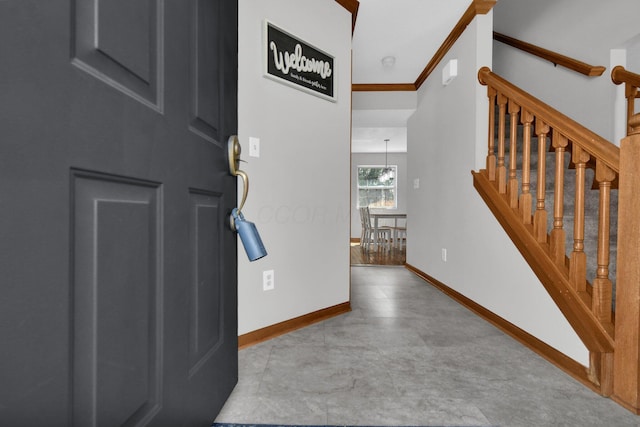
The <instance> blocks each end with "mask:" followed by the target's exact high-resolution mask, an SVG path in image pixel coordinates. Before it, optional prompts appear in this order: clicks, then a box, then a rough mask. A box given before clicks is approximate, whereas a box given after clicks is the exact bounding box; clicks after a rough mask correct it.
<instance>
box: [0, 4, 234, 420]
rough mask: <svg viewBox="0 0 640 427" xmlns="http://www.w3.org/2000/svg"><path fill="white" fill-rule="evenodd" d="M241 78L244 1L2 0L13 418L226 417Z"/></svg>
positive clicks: (4, 340) (2, 290)
mask: <svg viewBox="0 0 640 427" xmlns="http://www.w3.org/2000/svg"><path fill="white" fill-rule="evenodd" d="M236 86H237V1H236V0H2V1H0V201H1V205H0V425H2V426H29V427H36V426H49V427H59V426H60V427H62V426H77V427H91V426H104V427H115V426H144V425H156V426H165V425H166V426H182V425H194V426H195V425H202V426H204V425H209V424H210V423H211V422H212V421H213V419H214V417H215V415H216V414H217V413H218V411H219V410H220V408H221V406H222V404H223V403H224V401H225V399H226V397H227V396H228V394H229V393H230V391H231V389H232V388H233V386H234V385H235V383H236V381H237V319H236V318H237V308H236V307H237V296H236V295H237V293H236V285H237V283H236V272H237V271H236V270H237V265H236V238H235V235H234V233H233V232H232V231H230V230H229V228H228V225H227V223H228V221H227V218H228V215H229V213H230V211H231V209H232V208H233V206H234V204H235V203H236V185H235V178H233V177H231V176H230V175H229V173H228V170H227V164H228V163H227V160H226V158H225V157H226V141H227V138H228V137H229V136H230V135H231V134H234V133H236V126H237V124H236V121H237V102H236V93H237V90H236Z"/></svg>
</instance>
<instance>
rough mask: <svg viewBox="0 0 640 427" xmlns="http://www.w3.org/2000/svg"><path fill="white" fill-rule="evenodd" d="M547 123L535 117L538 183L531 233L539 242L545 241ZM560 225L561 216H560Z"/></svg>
mask: <svg viewBox="0 0 640 427" xmlns="http://www.w3.org/2000/svg"><path fill="white" fill-rule="evenodd" d="M548 133H549V125H547V124H546V123H544V122H543V121H542V120H540V118H538V117H536V135H537V136H538V183H537V188H536V212H535V213H534V215H533V235H534V236H535V238H536V240H537V241H538V242H540V243H546V242H547V209H546V207H545V203H544V198H545V196H546V173H547V134H548ZM560 226H562V217H561V218H560Z"/></svg>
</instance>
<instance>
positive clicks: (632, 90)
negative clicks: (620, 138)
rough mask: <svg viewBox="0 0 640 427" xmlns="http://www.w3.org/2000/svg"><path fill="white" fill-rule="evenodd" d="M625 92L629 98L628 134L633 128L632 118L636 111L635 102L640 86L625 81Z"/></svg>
mask: <svg viewBox="0 0 640 427" xmlns="http://www.w3.org/2000/svg"><path fill="white" fill-rule="evenodd" d="M624 92H625V97H626V98H627V135H630V134H631V130H632V129H631V124H630V120H631V117H633V115H634V114H635V112H636V108H635V102H636V97H637V96H638V88H637V87H635V86H634V85H632V84H631V83H625V84H624Z"/></svg>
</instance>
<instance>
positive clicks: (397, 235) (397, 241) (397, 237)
mask: <svg viewBox="0 0 640 427" xmlns="http://www.w3.org/2000/svg"><path fill="white" fill-rule="evenodd" d="M390 228H391V231H392V233H393V239H392V241H393V247H394V248H398V249H400V250H402V245H403V242H404V246H405V248H406V245H407V223H406V220H405V223H404V226H393V227H390Z"/></svg>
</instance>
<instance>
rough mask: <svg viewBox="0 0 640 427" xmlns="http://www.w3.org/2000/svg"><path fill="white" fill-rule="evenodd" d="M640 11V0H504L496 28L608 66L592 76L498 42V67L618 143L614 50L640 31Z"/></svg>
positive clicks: (495, 68) (497, 12)
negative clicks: (612, 77) (600, 72)
mask: <svg viewBox="0 0 640 427" xmlns="http://www.w3.org/2000/svg"><path fill="white" fill-rule="evenodd" d="M638 16H640V2H638V0H614V1H607V2H603V1H601V0H560V1H558V0H542V1H530V0H509V1H499V2H498V3H497V4H496V6H495V8H494V21H495V30H496V31H498V32H500V33H504V34H506V35H508V36H511V37H515V38H517V39H520V40H523V41H526V42H529V43H533V44H535V45H538V46H541V47H544V48H546V49H549V50H552V51H555V52H558V53H562V54H564V55H567V56H569V57H572V58H575V59H578V60H580V61H583V62H586V63H588V64H591V65H602V66H605V67H607V70H606V71H605V72H604V74H603V75H602V76H599V77H587V76H583V75H581V74H578V73H576V72H574V71H571V70H568V69H566V68H563V67H561V66H557V67H554V65H553V64H551V63H550V62H549V61H546V60H543V59H540V58H537V57H534V56H533V55H530V54H527V53H525V52H522V51H520V50H518V49H515V48H513V47H510V46H507V45H505V44H503V43H499V42H494V58H493V71H494V72H496V73H497V74H499V75H501V76H502V77H504V78H506V79H507V80H509V81H511V82H512V83H514V84H516V85H517V86H520V87H521V88H523V89H524V90H526V91H528V92H530V93H531V94H533V95H534V96H536V97H537V98H540V99H541V100H543V101H544V102H546V103H547V104H550V105H551V106H552V107H554V108H555V109H557V110H560V111H562V112H563V113H564V114H566V115H567V116H569V117H571V118H573V119H574V120H577V121H578V122H580V123H582V124H583V125H585V126H587V127H588V128H589V129H591V130H592V131H594V132H596V133H597V134H599V135H601V136H602V137H604V138H606V139H608V140H610V141H612V142H614V143H616V144H617V143H618V142H617V141H615V140H614V135H615V134H616V132H615V119H614V111H615V107H614V102H615V99H616V87H617V86H615V85H614V84H613V83H612V82H611V69H612V67H611V66H610V50H611V49H617V48H624V47H626V46H627V45H629V44H630V43H632V41H633V39H634V37H636V36H637V35H638V34H640V29H639V27H638ZM614 65H616V64H614ZM636 72H638V71H636Z"/></svg>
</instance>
